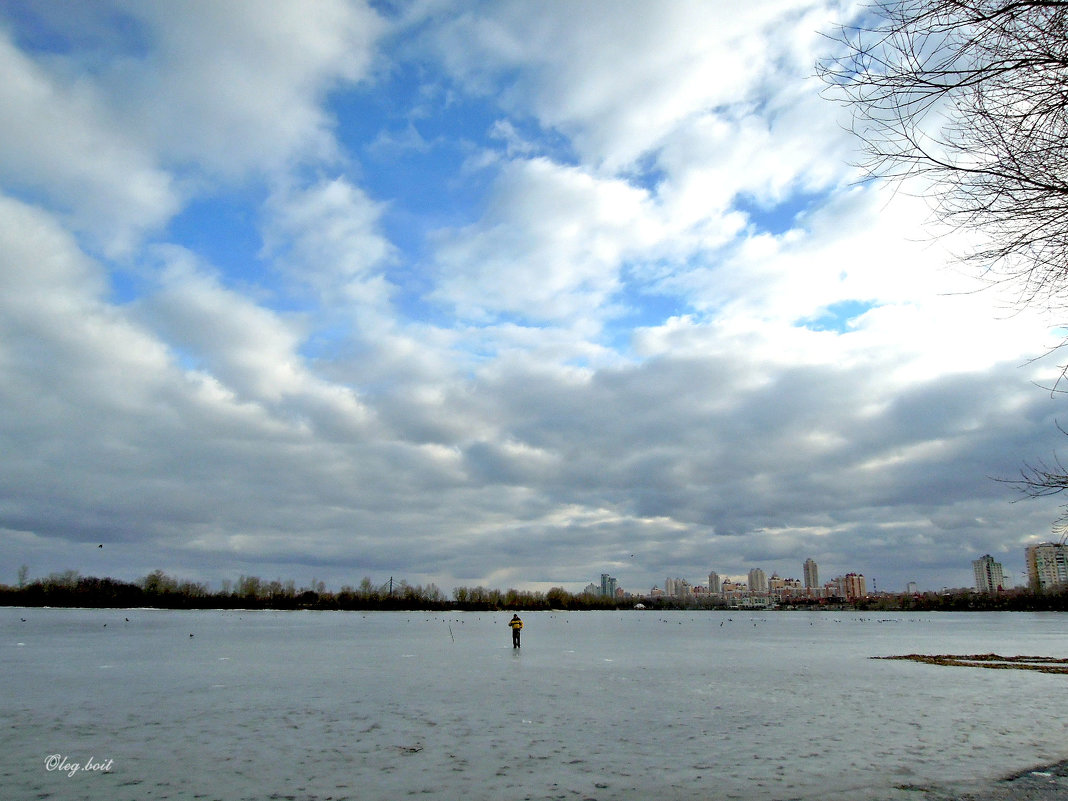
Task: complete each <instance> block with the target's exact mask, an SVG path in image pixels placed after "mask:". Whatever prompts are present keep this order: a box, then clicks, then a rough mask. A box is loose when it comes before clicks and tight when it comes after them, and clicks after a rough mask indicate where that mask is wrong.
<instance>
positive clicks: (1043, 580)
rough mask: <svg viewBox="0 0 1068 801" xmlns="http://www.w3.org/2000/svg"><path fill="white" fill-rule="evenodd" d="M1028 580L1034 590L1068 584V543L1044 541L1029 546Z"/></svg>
mask: <svg viewBox="0 0 1068 801" xmlns="http://www.w3.org/2000/svg"><path fill="white" fill-rule="evenodd" d="M1027 580H1028V582H1029V583H1030V585H1031V589H1032V590H1048V589H1052V588H1053V587H1058V586H1062V585H1065V584H1068V545H1065V544H1063V543H1055V542H1042V543H1039V544H1038V545H1029V546H1027Z"/></svg>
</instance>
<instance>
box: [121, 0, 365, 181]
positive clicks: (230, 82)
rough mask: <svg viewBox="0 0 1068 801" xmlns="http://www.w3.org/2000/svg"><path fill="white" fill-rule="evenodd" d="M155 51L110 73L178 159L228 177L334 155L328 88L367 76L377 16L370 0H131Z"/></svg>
mask: <svg viewBox="0 0 1068 801" xmlns="http://www.w3.org/2000/svg"><path fill="white" fill-rule="evenodd" d="M124 8H125V10H126V11H127V13H129V14H131V15H133V16H135V17H136V18H137V19H138V20H139V22H140V23H141V24H142V25H144V26H145V28H146V30H147V34H148V36H149V37H150V42H151V46H152V47H151V49H150V50H149V52H148V53H146V54H144V55H143V56H142V55H140V54H128V56H127V58H126V59H123V60H122V61H120V62H118V63H116V64H115V66H114V69H113V70H112V71H111V72H109V73H108V74H107V75H106V76H105V78H104V81H105V82H106V84H107V86H108V89H109V90H110V92H111V94H112V102H114V103H115V104H116V106H117V107H118V108H119V109H121V114H122V116H123V118H124V119H125V121H126V122H127V124H129V125H131V126H132V127H134V128H135V129H137V130H139V131H140V132H141V133H142V135H143V136H145V137H146V138H147V139H149V140H150V141H152V142H154V143H155V145H156V147H158V148H159V149H160V151H161V152H162V153H163V154H164V157H165V158H166V159H167V160H168V161H170V162H179V163H181V162H185V163H189V164H193V165H197V166H199V167H202V168H204V169H206V170H208V171H211V172H214V173H219V174H222V175H227V176H240V175H241V174H242V173H243V172H244V171H246V170H269V171H273V170H277V169H280V168H284V167H286V166H288V165H289V164H291V163H292V162H293V161H300V160H310V161H312V162H316V161H321V160H324V159H334V158H336V157H338V155H339V152H338V150H337V146H336V142H335V141H334V137H333V121H332V120H331V119H330V117H329V116H328V115H327V114H326V113H325V112H324V109H323V107H322V101H323V100H324V98H325V96H326V94H327V93H328V92H329V91H330V90H332V89H335V88H337V87H339V86H340V85H343V84H346V83H353V82H356V81H358V80H360V79H362V78H364V77H366V76H367V74H368V71H369V69H370V65H371V59H372V55H373V47H374V44H375V40H376V39H377V37H378V36H379V35H380V34H381V33H382V32H383V30H384V24H383V22H382V21H381V19H380V18H379V17H378V16H377V15H376V14H375V13H374V11H372V10H371V9H370V8H369V7H368V6H367V5H366V4H365V3H362V2H354V3H345V2H340V0H321V1H320V0H316V2H284V1H282V0H275V1H273V2H264V3H255V4H245V3H214V2H208V1H207V0H199V1H198V2H193V3H185V4H182V5H180V6H175V5H171V4H167V3H160V4H154V3H148V4H146V3H129V4H124Z"/></svg>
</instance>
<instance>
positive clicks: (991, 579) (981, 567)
mask: <svg viewBox="0 0 1068 801" xmlns="http://www.w3.org/2000/svg"><path fill="white" fill-rule="evenodd" d="M972 570H973V571H975V589H976V590H977V591H978V592H998V591H999V590H1003V589H1005V571H1004V570H1003V569H1002V567H1001V562H995V561H994V557H993V556H991V555H990V554H984V555H983V556H980V557H979V558H978V559H976V560H975V561H974V562H972Z"/></svg>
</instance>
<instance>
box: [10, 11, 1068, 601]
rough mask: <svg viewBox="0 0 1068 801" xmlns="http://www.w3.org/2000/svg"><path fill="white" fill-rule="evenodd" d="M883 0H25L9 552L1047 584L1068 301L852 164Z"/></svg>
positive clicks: (926, 585) (419, 578) (459, 569)
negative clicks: (838, 65)
mask: <svg viewBox="0 0 1068 801" xmlns="http://www.w3.org/2000/svg"><path fill="white" fill-rule="evenodd" d="M858 9H859V5H856V4H852V3H848V2H839V1H838V0H826V1H825V0H756V2H751V3H746V4H737V3H734V2H720V1H719V0H701V1H700V2H685V1H684V0H669V1H668V2H663V3H648V2H644V0H638V1H637V2H619V1H616V2H597V1H596V0H590V2H583V3H572V2H562V1H560V0H547V1H546V2H541V3H536V4H532V3H528V2H511V1H510V0H498V1H496V2H485V3H479V2H463V3H457V2H443V1H441V0H411V2H385V3H369V4H368V3H362V2H341V1H340V0H315V2H308V3H300V2H292V1H291V0H285V2H269V1H262V2H255V3H252V2H233V3H217V2H210V1H204V2H201V1H199V0H186V1H185V2H174V3H140V2H118V1H115V2H112V1H111V0H93V2H77V1H74V2H69V3H62V4H55V3H51V2H23V1H21V0H12V1H11V2H5V3H4V4H2V5H0V72H2V74H3V75H4V76H5V78H4V80H3V81H2V82H0V143H2V144H0V543H2V547H0V582H6V583H14V582H15V580H16V573H17V571H18V569H19V566H20V565H26V566H27V568H28V571H29V576H30V577H31V578H33V577H40V576H46V575H48V574H49V573H50V572H56V571H63V570H77V571H79V572H81V573H82V574H83V575H94V576H112V577H114V578H119V579H124V580H136V579H138V578H140V577H142V576H144V575H146V574H148V573H149V572H151V571H153V570H156V569H161V570H164V571H166V572H167V573H169V574H172V575H174V576H176V577H178V578H181V579H187V580H193V581H203V582H206V583H209V584H211V585H212V586H213V587H215V588H218V587H219V586H220V583H221V582H222V581H223V580H227V579H229V580H234V579H236V578H237V577H238V576H241V575H251V576H259V577H262V578H264V579H267V580H271V579H274V578H281V579H282V580H283V581H285V580H290V579H292V580H295V582H296V583H297V585H298V586H301V585H310V583H311V582H312V581H313V580H315V581H323V582H325V584H326V585H327V586H328V587H331V588H334V589H337V588H339V587H341V586H343V585H345V584H351V585H356V584H358V583H359V582H360V580H361V579H362V578H363V577H369V578H371V579H372V581H373V582H375V583H376V584H377V583H381V582H385V581H388V579H389V577H390V576H393V577H395V579H397V580H399V579H404V580H406V581H408V582H409V583H411V584H422V585H426V584H429V583H434V584H436V585H437V586H438V587H439V588H441V589H442V590H443V591H444V592H446V593H449V592H451V590H452V589H453V588H454V587H457V586H461V585H465V586H474V585H478V584H482V585H484V586H488V587H496V588H501V589H506V588H513V587H514V588H517V589H531V590H545V589H548V588H549V587H552V586H562V587H564V588H565V589H568V590H571V591H578V590H581V589H582V588H583V587H584V586H585V585H586V584H587V583H588V582H590V581H594V582H597V581H599V576H600V574H601V573H603V572H604V573H610V574H612V575H613V576H615V577H616V578H617V579H618V581H619V584H620V586H622V587H623V588H624V589H626V590H628V591H632V592H644V591H647V590H648V589H649V588H650V587H652V586H653V585H654V584H656V585H659V586H663V584H664V580H665V578H667V577H669V576H671V577H676V576H677V577H681V578H684V579H686V580H688V581H690V582H691V583H695V584H696V583H704V582H705V581H706V578H707V575H708V573H709V571H715V572H717V573H719V574H720V575H721V576H733V577H744V576H745V574H746V573H747V572H748V570H749V569H751V568H754V567H759V568H761V569H763V570H764V571H765V572H766V573H767V574H768V575H771V574H772V573H773V572H777V573H778V574H779V575H781V576H783V577H800V576H801V565H802V563H803V562H804V560H805V559H807V558H812V559H815V560H816V562H817V563H818V564H819V566H820V575H821V578H822V579H824V580H827V579H831V578H833V577H834V576H836V575H842V574H844V573H846V572H858V573H863V574H864V575H865V576H866V577H867V579H868V587H869V589H871V588H872V587H873V585H874V587H875V588H876V589H878V590H888V591H900V590H904V588H905V586H906V583H907V582H909V581H916V582H917V584H918V585H919V587H920V588H921V589H932V590H937V589H940V588H942V587H944V586H948V587H966V586H971V585H972V584H973V576H972V569H971V561H972V560H973V559H976V558H978V557H979V556H981V555H983V554H986V553H990V554H992V555H994V556H995V558H997V559H999V560H1000V561H1002V562H1003V564H1004V565H1005V570H1006V572H1007V573H1009V574H1011V576H1012V578H1013V580H1014V581H1015V582H1016V583H1021V581H1022V579H1021V571H1022V570H1023V569H1024V547H1025V546H1026V545H1027V544H1029V543H1033V542H1040V541H1045V540H1049V539H1050V538H1051V536H1052V535H1051V531H1050V524H1051V522H1052V521H1053V520H1054V519H1055V518H1056V517H1057V515H1058V514H1059V503H1060V501H1058V500H1057V499H1056V498H1053V499H1040V500H1026V499H1025V500H1020V496H1019V493H1018V492H1016V491H1015V490H1014V488H1013V487H1012V486H1010V485H1007V484H1005V483H1003V482H999V481H997V480H995V479H997V478H999V477H1000V478H1013V477H1018V476H1019V472H1020V469H1021V466H1022V465H1023V464H1024V463H1025V462H1030V463H1036V462H1039V461H1045V462H1047V463H1048V462H1050V461H1051V460H1052V459H1054V458H1055V456H1056V453H1057V451H1058V449H1060V448H1062V447H1063V444H1064V440H1063V435H1062V434H1061V433H1060V432H1059V431H1058V429H1057V421H1058V419H1059V417H1058V416H1059V415H1061V416H1062V417H1063V411H1064V406H1063V402H1062V401H1061V400H1060V399H1059V398H1058V397H1057V395H1056V393H1054V392H1051V391H1050V387H1051V386H1053V384H1054V383H1055V381H1056V379H1057V376H1058V375H1059V367H1058V363H1059V362H1058V358H1057V357H1058V354H1057V353H1053V354H1050V353H1049V351H1050V349H1051V348H1052V347H1053V346H1054V345H1056V344H1057V343H1058V341H1059V339H1058V330H1059V329H1058V328H1057V324H1058V323H1059V322H1060V321H1058V320H1056V319H1053V318H1051V316H1050V315H1049V313H1046V312H1044V311H1042V310H1036V309H1029V308H1026V307H1021V306H1020V304H1018V303H1017V302H1016V301H1017V298H1016V297H1015V296H1014V295H1013V289H1012V287H1011V286H1010V287H1006V286H1001V285H994V286H989V285H988V283H984V282H983V281H982V280H981V276H979V275H977V274H976V273H975V271H974V269H973V268H971V267H968V268H965V267H963V266H962V265H961V263H960V261H959V260H958V259H957V256H958V255H959V254H960V253H963V252H966V250H967V248H968V244H969V243H968V241H967V240H966V238H965V237H964V236H963V235H962V234H960V233H958V232H946V231H941V230H939V229H938V227H937V224H936V222H935V221H934V220H933V219H932V216H931V208H930V204H929V203H928V202H927V201H926V200H925V199H924V196H923V193H922V187H912V188H910V187H909V186H908V185H905V186H892V185H888V184H886V183H883V182H880V181H874V180H864V176H863V175H862V174H861V173H860V172H859V171H858V169H857V167H856V166H854V165H856V164H857V163H858V160H859V159H860V158H861V153H860V143H859V142H858V141H857V139H856V138H855V137H854V136H853V135H852V134H851V133H850V132H849V130H848V125H849V117H848V112H847V110H845V109H843V108H842V107H841V106H840V105H838V104H836V103H834V102H832V101H831V100H829V99H827V98H826V97H824V96H823V94H825V93H824V92H823V89H824V87H823V85H822V84H821V83H820V82H819V80H818V79H817V78H815V77H814V72H815V64H816V62H817V60H818V59H819V58H821V57H825V56H827V55H829V54H833V52H834V48H835V44H834V42H833V41H832V40H831V39H828V38H827V36H825V34H826V33H828V32H831V31H833V29H834V25H835V24H836V23H839V22H848V21H850V20H852V19H855V18H856V14H857V13H858ZM911 189H916V190H917V191H911ZM1065 422H1066V423H1068V421H1065ZM100 546H103V547H100Z"/></svg>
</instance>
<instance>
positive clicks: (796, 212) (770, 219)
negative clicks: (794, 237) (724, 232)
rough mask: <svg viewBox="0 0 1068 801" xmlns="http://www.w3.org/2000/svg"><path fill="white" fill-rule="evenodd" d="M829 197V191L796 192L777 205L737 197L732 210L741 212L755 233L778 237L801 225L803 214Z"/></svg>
mask: <svg viewBox="0 0 1068 801" xmlns="http://www.w3.org/2000/svg"><path fill="white" fill-rule="evenodd" d="M830 195H831V190H830V189H827V190H822V191H819V192H804V191H797V192H793V193H791V194H790V195H788V196H787V197H786V198H785V199H783V200H781V201H779V202H778V203H770V204H769V203H766V202H761V201H760V200H758V199H757V198H755V197H753V196H751V195H739V196H737V197H736V198H735V200H734V208H736V209H738V211H741V212H743V213H744V214H745V215H746V216H747V217H748V218H749V222H750V223H751V224H752V225H753V227H754V228H756V229H757V231H760V232H763V233H768V234H772V235H774V236H778V235H780V234H784V233H786V232H787V231H790V230H793V229H795V228H799V227H801V226H802V225H803V218H804V216H805V214H806V213H807V212H808V211H810V210H811V209H813V208H815V207H817V206H819V205H820V204H821V203H823V201H825V200H826V199H827V198H828V197H830Z"/></svg>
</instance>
